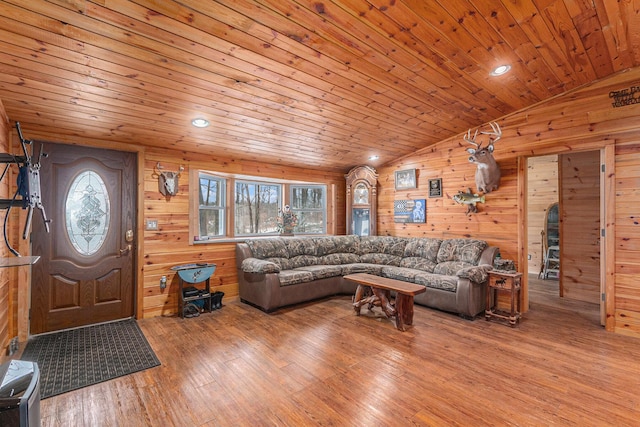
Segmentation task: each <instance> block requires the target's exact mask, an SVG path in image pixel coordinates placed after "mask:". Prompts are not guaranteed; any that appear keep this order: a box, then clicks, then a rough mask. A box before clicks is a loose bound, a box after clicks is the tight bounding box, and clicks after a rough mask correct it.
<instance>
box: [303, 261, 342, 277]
mask: <svg viewBox="0 0 640 427" xmlns="http://www.w3.org/2000/svg"><path fill="white" fill-rule="evenodd" d="M299 270H301V271H310V272H311V274H313V279H314V280H316V279H326V278H327V277H335V276H340V275H341V274H342V266H340V265H308V266H306V267H300V268H296V269H295V271H299Z"/></svg>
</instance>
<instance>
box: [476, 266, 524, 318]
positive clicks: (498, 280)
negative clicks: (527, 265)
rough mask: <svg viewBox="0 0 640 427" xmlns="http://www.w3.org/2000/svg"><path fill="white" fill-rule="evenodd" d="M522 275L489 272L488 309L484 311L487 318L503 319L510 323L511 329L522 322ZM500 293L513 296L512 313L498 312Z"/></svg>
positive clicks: (507, 272)
mask: <svg viewBox="0 0 640 427" xmlns="http://www.w3.org/2000/svg"><path fill="white" fill-rule="evenodd" d="M521 280H522V273H517V272H515V271H514V272H510V271H500V270H492V271H489V280H488V281H487V308H486V309H485V311H484V315H485V318H486V319H487V320H491V319H494V318H495V319H503V320H507V321H509V325H511V327H513V326H515V325H516V323H518V321H519V320H520V282H521ZM498 292H509V294H510V296H511V311H510V312H504V311H502V310H498V308H497V304H498Z"/></svg>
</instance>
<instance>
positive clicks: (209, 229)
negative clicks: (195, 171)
mask: <svg viewBox="0 0 640 427" xmlns="http://www.w3.org/2000/svg"><path fill="white" fill-rule="evenodd" d="M199 182H200V187H199V192H198V194H199V199H200V200H199V203H198V211H199V215H198V217H199V236H197V237H196V240H207V239H209V238H212V237H220V236H224V235H225V234H226V230H225V207H226V196H225V187H226V180H225V179H222V178H217V177H214V176H211V175H208V174H205V173H200V175H199Z"/></svg>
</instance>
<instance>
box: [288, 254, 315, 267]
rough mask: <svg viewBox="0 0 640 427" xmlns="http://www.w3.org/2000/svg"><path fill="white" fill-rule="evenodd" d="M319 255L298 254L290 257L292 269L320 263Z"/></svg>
mask: <svg viewBox="0 0 640 427" xmlns="http://www.w3.org/2000/svg"><path fill="white" fill-rule="evenodd" d="M318 263H319V261H318V257H316V256H312V255H298V256H294V257H291V258H290V259H289V265H290V267H291V268H290V269H294V268H299V267H305V266H307V265H318Z"/></svg>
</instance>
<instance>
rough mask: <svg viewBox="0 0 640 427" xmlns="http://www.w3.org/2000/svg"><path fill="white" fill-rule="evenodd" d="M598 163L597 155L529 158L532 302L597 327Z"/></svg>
mask: <svg viewBox="0 0 640 427" xmlns="http://www.w3.org/2000/svg"><path fill="white" fill-rule="evenodd" d="M600 163H601V162H600V152H599V151H588V152H580V153H570V154H561V155H547V156H540V157H531V158H528V159H527V189H528V191H527V224H528V230H527V233H528V236H527V237H528V239H527V240H528V245H527V259H528V265H527V273H528V284H529V285H528V286H529V303H530V304H531V306H532V307H534V306H535V304H545V305H554V306H556V307H561V308H563V309H570V310H573V311H576V312H580V313H581V314H582V315H583V316H587V317H589V319H590V320H591V321H592V322H593V323H595V324H598V325H599V324H601V317H600V265H601V262H600V215H601V210H600V205H601V203H600V193H601V192H600V185H601V184H600ZM555 209H557V214H556V213H555V212H554V210H555Z"/></svg>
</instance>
